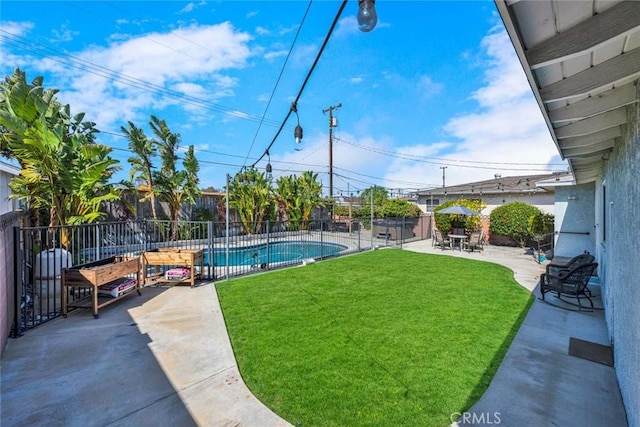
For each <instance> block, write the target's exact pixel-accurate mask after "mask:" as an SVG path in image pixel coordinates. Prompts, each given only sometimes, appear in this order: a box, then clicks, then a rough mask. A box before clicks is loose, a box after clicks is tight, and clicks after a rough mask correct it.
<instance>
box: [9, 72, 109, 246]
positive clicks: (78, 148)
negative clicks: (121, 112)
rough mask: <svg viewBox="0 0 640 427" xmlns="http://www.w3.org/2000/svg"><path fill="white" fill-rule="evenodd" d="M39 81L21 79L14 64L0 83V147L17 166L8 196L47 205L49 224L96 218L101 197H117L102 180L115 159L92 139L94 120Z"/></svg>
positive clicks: (90, 220) (63, 223)
mask: <svg viewBox="0 0 640 427" xmlns="http://www.w3.org/2000/svg"><path fill="white" fill-rule="evenodd" d="M42 83H43V79H42V78H41V77H39V78H36V79H35V80H34V81H33V83H32V84H27V83H26V76H25V74H24V73H23V72H21V71H20V70H16V71H15V73H14V74H13V76H11V77H10V78H7V79H6V80H5V82H4V83H3V84H0V131H1V137H0V140H1V141H2V144H3V145H2V153H3V154H4V155H5V156H9V157H11V158H15V159H17V160H18V162H19V163H20V166H21V168H22V170H21V172H20V175H19V176H18V177H16V178H14V179H12V181H11V183H10V187H11V189H12V190H13V192H14V194H13V195H12V196H11V197H12V198H17V199H21V200H24V201H26V202H27V203H28V204H29V205H30V206H31V207H32V208H36V209H47V210H49V225H51V226H55V225H66V224H78V223H83V222H93V221H96V220H98V219H100V218H101V217H102V216H103V215H104V213H102V212H100V205H101V203H102V202H105V201H113V200H117V199H118V198H119V194H118V192H117V191H116V190H115V189H114V188H113V186H112V185H110V184H108V181H109V179H110V178H111V176H112V175H113V174H114V173H115V172H116V171H117V170H118V169H119V168H118V167H117V166H116V164H117V161H115V160H114V159H112V158H111V157H109V153H110V152H111V149H110V148H109V147H106V146H103V145H100V144H96V143H95V142H94V140H95V134H96V133H97V132H98V131H97V129H95V123H92V122H86V121H83V119H84V113H80V114H76V115H75V116H72V115H71V111H70V110H71V109H70V107H69V106H68V105H65V106H63V105H61V104H59V103H58V102H57V101H56V100H55V96H54V95H55V91H53V90H45V89H44V88H43V87H42ZM63 238H64V236H63ZM63 243H64V242H63Z"/></svg>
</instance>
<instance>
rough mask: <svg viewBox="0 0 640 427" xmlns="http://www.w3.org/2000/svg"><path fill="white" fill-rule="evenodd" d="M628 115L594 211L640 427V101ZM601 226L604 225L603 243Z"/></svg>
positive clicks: (611, 317)
mask: <svg viewBox="0 0 640 427" xmlns="http://www.w3.org/2000/svg"><path fill="white" fill-rule="evenodd" d="M637 90H638V98H639V99H640V89H637ZM627 113H628V114H629V120H628V122H629V123H632V124H633V125H631V126H628V127H627V129H626V134H625V135H624V136H623V138H621V140H619V141H616V145H615V147H614V150H613V152H612V153H611V156H610V159H609V161H608V162H606V163H605V165H604V174H603V180H602V181H600V182H599V183H598V187H597V191H598V193H599V194H598V199H597V200H596V209H598V210H599V215H598V216H597V218H598V219H597V220H598V221H599V227H598V228H599V233H598V244H599V246H600V247H599V254H598V255H599V258H601V262H604V263H606V266H605V269H604V272H603V273H602V275H603V280H604V288H603V293H604V294H605V295H604V296H605V307H606V310H605V316H606V319H607V327H608V328H609V332H610V335H611V341H612V343H613V345H614V358H615V368H616V374H617V376H618V381H619V383H620V391H621V393H622V398H623V400H624V403H625V408H626V410H627V418H628V420H629V425H630V426H640V405H639V404H638V402H640V262H638V259H639V257H640V105H638V103H636V104H635V105H634V106H630V107H628V110H627ZM603 186H604V187H605V188H606V190H605V191H603ZM605 194H606V195H605ZM602 211H605V212H602ZM603 213H604V215H603ZM603 225H606V227H607V233H606V235H607V237H606V239H605V240H604V241H603V239H602V236H601V235H602V231H603V230H602V226H603Z"/></svg>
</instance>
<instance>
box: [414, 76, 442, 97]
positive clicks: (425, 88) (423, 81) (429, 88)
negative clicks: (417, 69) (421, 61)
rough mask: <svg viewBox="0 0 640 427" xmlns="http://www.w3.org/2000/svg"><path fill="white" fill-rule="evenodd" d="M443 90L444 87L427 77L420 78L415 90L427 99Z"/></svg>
mask: <svg viewBox="0 0 640 427" xmlns="http://www.w3.org/2000/svg"><path fill="white" fill-rule="evenodd" d="M443 88H444V85H443V84H442V83H437V82H434V81H433V80H432V79H431V77H429V76H422V77H420V80H419V81H418V86H417V88H416V90H417V92H418V93H419V94H420V95H421V96H422V97H429V96H431V95H437V94H439V93H440V92H442V89H443Z"/></svg>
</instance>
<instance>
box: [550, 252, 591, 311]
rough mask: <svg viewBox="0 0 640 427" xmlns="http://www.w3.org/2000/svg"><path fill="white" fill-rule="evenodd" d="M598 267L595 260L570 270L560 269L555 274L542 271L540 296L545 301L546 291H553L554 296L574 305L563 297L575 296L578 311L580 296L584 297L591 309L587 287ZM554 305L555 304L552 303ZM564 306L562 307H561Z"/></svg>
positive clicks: (580, 308)
mask: <svg viewBox="0 0 640 427" xmlns="http://www.w3.org/2000/svg"><path fill="white" fill-rule="evenodd" d="M597 267H598V263H597V262H591V263H587V264H581V265H578V266H576V267H574V268H572V269H571V270H562V271H560V273H559V274H558V275H557V276H556V275H552V274H547V273H542V274H541V275H540V296H541V297H542V300H543V301H545V294H546V293H547V292H555V293H556V297H557V298H558V299H559V300H561V301H564V302H566V303H568V304H571V305H576V304H574V303H572V302H570V301H566V300H564V299H563V297H568V298H575V299H576V301H577V303H578V304H577V306H578V311H582V302H581V301H580V297H581V296H583V297H585V298H586V299H587V300H588V301H589V304H591V309H592V310H593V308H594V307H593V301H592V300H591V292H589V290H588V289H587V285H588V284H589V279H590V278H591V276H592V275H593V272H594V271H595V270H596V268H597ZM545 302H546V301H545ZM552 305H555V304H552ZM561 308H564V307H561Z"/></svg>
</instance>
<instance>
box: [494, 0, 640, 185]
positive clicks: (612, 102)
mask: <svg viewBox="0 0 640 427" xmlns="http://www.w3.org/2000/svg"><path fill="white" fill-rule="evenodd" d="M494 1H495V4H496V7H497V8H498V12H499V13H500V16H501V17H502V20H503V22H504V25H505V28H506V30H507V33H508V34H509V36H510V38H511V41H512V43H513V45H514V47H515V50H516V53H517V55H518V58H519V59H520V62H521V64H522V66H523V68H524V71H525V74H526V76H527V79H528V80H529V83H530V85H531V88H532V90H533V93H534V95H535V98H536V100H537V102H538V105H539V107H540V110H541V111H542V114H543V116H544V119H545V121H546V123H547V127H548V128H549V131H550V132H551V136H552V138H553V140H554V142H555V144H556V147H557V148H558V151H559V152H560V155H561V156H562V158H563V159H567V160H568V162H569V166H570V168H571V172H572V173H573V175H574V177H575V180H576V183H578V184H580V183H584V182H591V181H594V180H595V179H596V178H597V177H598V176H599V175H600V173H601V169H602V162H603V159H606V158H608V155H609V153H610V152H611V150H613V147H614V145H615V143H616V140H617V139H619V138H620V137H621V136H622V135H624V131H625V129H624V128H625V126H626V125H627V121H628V120H632V118H630V115H629V114H628V113H627V108H626V107H627V106H628V105H631V104H634V103H637V102H638V101H639V100H640V89H639V87H638V86H639V85H638V82H639V79H640V4H639V3H638V2H637V1H616V0H613V1H609V0H575V1H566V0H520V1H518V0H494Z"/></svg>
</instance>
